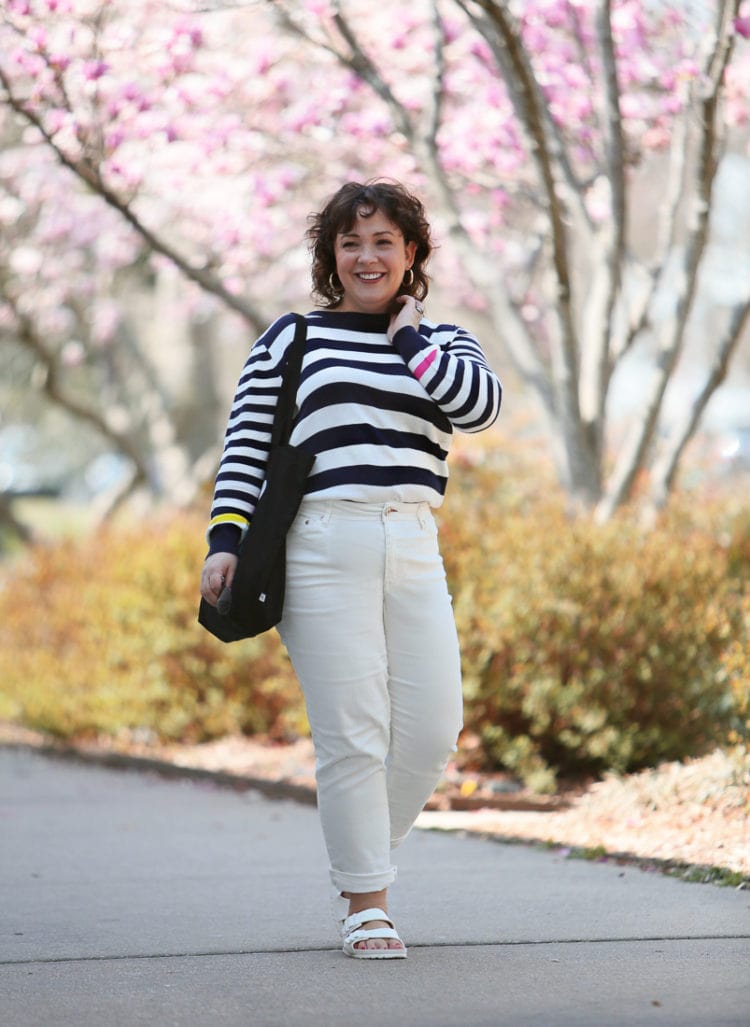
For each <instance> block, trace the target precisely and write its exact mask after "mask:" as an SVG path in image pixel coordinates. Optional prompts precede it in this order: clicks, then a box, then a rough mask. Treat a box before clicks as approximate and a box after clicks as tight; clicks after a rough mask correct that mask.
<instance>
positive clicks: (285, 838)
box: [0, 749, 750, 1027]
mask: <svg viewBox="0 0 750 1027" xmlns="http://www.w3.org/2000/svg"><path fill="white" fill-rule="evenodd" d="M391 910H392V913H393V915H394V917H395V918H396V921H397V924H398V927H399V930H400V932H401V934H402V935H403V937H404V939H405V941H406V942H407V944H408V945H409V949H410V952H409V958H408V959H407V960H404V961H397V962H395V963H394V962H386V963H374V964H373V963H363V962H356V961H354V960H349V959H346V958H345V957H344V956H342V955H341V953H340V950H339V945H338V939H337V936H336V933H335V928H334V925H333V921H332V920H331V917H330V913H329V906H328V881H327V871H326V857H325V852H324V848H323V843H322V839H321V835H320V828H319V824H318V818H317V813H316V811H315V810H314V809H313V808H310V807H306V806H302V805H298V804H296V803H293V802H289V801H271V800H269V799H267V798H264V797H262V796H260V795H258V794H255V793H252V792H244V793H238V792H234V791H231V790H228V789H226V788H217V787H214V786H213V785H211V784H210V783H206V782H200V783H197V782H195V781H189V780H184V781H167V780H163V779H161V778H158V777H156V776H155V775H150V774H143V773H136V772H128V771H115V770H108V769H104V768H100V767H93V766H85V765H79V764H72V763H69V762H61V761H57V760H54V759H51V758H48V757H45V756H42V755H40V754H38V753H34V752H31V751H26V750H22V749H0V1023H1V1024H2V1025H3V1027H47V1025H50V1027H52V1025H54V1027H65V1025H76V1027H79V1025H81V1027H89V1025H91V1027H94V1025H95V1027H105V1025H106V1027H110V1025H122V1027H130V1025H155V1027H162V1025H177V1027H193V1025H196V1027H198V1025H204V1024H205V1025H207V1027H208V1025H238V1027H239V1025H254V1027H255V1025H257V1027H297V1025H303V1024H304V1025H306V1027H307V1025H311V1024H312V1025H325V1027H329V1025H330V1027H339V1025H341V1027H343V1025H348V1024H356V1025H369V1024H393V1025H395V1027H472V1025H476V1027H479V1025H488V1027H489V1025H493V1027H494V1025H505V1024H507V1025H514V1027H515V1025H525V1024H534V1025H542V1027H553V1025H576V1027H585V1025H592V1027H593V1025H596V1027H602V1025H609V1024H612V1025H628V1027H631V1025H633V1027H635V1025H641V1024H649V1025H650V1024H655V1025H665V1024H670V1025H677V1024H679V1025H696V1027H697V1025H706V1027H709V1025H710V1027H716V1025H722V1024H727V1025H728V1024H733V1025H743V1027H747V1025H748V1024H749V1023H750V892H748V891H737V890H730V889H723V888H717V887H711V886H702V885H695V884H685V883H683V882H680V881H677V880H674V879H671V878H667V877H664V876H661V875H658V874H646V873H643V872H642V871H639V870H637V869H630V868H627V867H618V866H613V865H610V864H591V863H586V862H581V861H574V860H571V861H566V860H564V859H562V858H561V857H559V856H558V855H556V854H554V853H552V852H544V851H539V850H535V849H529V848H526V847H524V846H520V845H512V846H506V845H499V844H497V843H493V842H489V841H486V840H483V839H481V838H472V837H460V836H451V835H448V836H446V835H443V834H438V833H430V832H422V831H416V832H414V833H413V835H412V837H411V838H410V839H409V840H408V841H407V842H406V844H405V845H404V847H403V849H402V850H401V852H400V854H399V881H398V882H397V884H396V885H395V886H394V888H393V889H392V893H391Z"/></svg>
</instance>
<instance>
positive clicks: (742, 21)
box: [734, 14, 750, 39]
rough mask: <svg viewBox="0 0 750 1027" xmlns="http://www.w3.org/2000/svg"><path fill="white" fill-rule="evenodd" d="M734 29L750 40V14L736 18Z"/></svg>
mask: <svg viewBox="0 0 750 1027" xmlns="http://www.w3.org/2000/svg"><path fill="white" fill-rule="evenodd" d="M734 29H735V32H737V34H738V35H740V36H742V37H743V38H744V39H750V14H746V15H744V16H740V17H739V18H735V19H734Z"/></svg>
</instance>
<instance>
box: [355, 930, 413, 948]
mask: <svg viewBox="0 0 750 1027" xmlns="http://www.w3.org/2000/svg"><path fill="white" fill-rule="evenodd" d="M373 938H393V939H394V941H401V939H400V938H399V936H398V932H397V931H396V930H395V929H394V928H393V927H373V928H372V929H371V930H369V931H364V930H360V931H352V932H351V934H347V936H346V941H347V942H348V943H349V944H350V945H356V944H357V942H358V941H371V940H372V939H373ZM402 944H403V943H402Z"/></svg>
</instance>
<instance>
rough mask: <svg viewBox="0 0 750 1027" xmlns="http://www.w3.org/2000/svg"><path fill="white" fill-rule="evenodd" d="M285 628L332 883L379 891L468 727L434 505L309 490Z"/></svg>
mask: <svg viewBox="0 0 750 1027" xmlns="http://www.w3.org/2000/svg"><path fill="white" fill-rule="evenodd" d="M279 633H280V634H281V638H282V640H283V642H284V644H285V646H286V648H287V651H288V653H289V656H290V658H291V661H292V664H293V666H294V669H295V672H296V674H297V677H298V678H299V681H300V685H301V687H302V691H303V693H304V696H305V703H306V706H307V715H308V720H309V722H310V728H311V731H312V737H313V742H314V744H315V755H316V777H317V785H318V808H319V811H320V816H321V822H322V827H323V835H324V838H325V842H326V847H327V849H328V856H329V860H330V873H331V880H332V882H333V884H334V886H335V887H336V888H337V889H338V890H339V891H340V892H341V891H349V892H371V891H380V890H381V889H382V888H386V887H387V886H388V885H389V884H391V882H392V881H393V880H394V878H395V876H396V869H395V867H394V866H392V865H391V849H393V848H395V847H396V846H397V845H398V844H399V843H400V842H402V841H403V840H404V838H405V837H406V835H407V834H408V833H409V831H410V830H411V827H412V825H413V823H414V821H415V819H416V817H417V816H418V814H419V813H420V811H421V810H422V807H423V806H424V804H425V802H426V801H427V799H428V798H429V796H430V794H431V793H432V791H433V789H434V787H435V785H436V784H437V782H438V780H439V779H440V776H441V774H442V772H443V769H444V767H445V763H446V760H447V758H448V756H449V754H450V752H451V751H452V750H453V749H454V748H455V744H456V739H457V737H458V733H459V731H460V730H461V726H462V698H461V665H460V657H459V649H458V639H457V635H456V626H455V621H454V618H453V608H452V606H451V599H450V595H449V594H448V588H447V584H446V580H445V572H444V569H443V562H442V559H441V557H440V553H439V550H438V542H437V528H436V526H435V521H434V519H433V516H432V512H431V510H430V507H429V505H428V504H427V503H387V504H382V503H378V504H374V503H355V502H350V501H348V500H330V501H327V500H314V499H305V500H304V501H303V503H302V506H301V508H300V512H299V514H298V516H297V518H296V520H295V522H294V524H293V525H292V528H291V531H290V532H289V535H288V538H287V590H286V598H285V602H284V618H283V620H282V622H281V624H280V625H279Z"/></svg>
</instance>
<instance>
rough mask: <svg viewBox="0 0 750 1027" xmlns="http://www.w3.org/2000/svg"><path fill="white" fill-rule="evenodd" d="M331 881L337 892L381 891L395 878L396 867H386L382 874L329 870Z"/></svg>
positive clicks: (360, 892) (358, 893)
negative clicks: (347, 872)
mask: <svg viewBox="0 0 750 1027" xmlns="http://www.w3.org/2000/svg"><path fill="white" fill-rule="evenodd" d="M330 874H331V881H332V882H333V886H334V888H337V889H338V890H339V892H345V891H346V892H350V893H351V894H353V895H361V894H362V893H363V892H371V891H382V890H383V888H387V887H388V886H389V885H391V884H393V882H394V881H395V880H396V868H395V867H388V869H387V870H384V871H383V873H382V874H345V873H344V872H343V871H341V870H334V869H333V867H331V870H330Z"/></svg>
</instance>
